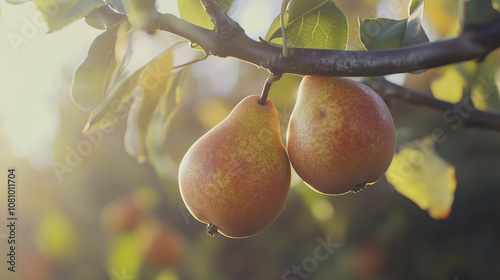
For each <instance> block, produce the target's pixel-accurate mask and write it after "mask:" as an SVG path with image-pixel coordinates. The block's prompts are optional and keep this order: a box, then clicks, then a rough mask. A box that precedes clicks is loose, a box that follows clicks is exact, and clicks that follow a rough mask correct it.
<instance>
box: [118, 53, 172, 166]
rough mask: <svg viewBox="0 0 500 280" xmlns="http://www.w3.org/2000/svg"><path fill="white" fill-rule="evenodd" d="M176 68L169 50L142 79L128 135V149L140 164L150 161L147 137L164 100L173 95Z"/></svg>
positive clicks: (131, 109) (131, 110)
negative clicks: (170, 93) (163, 98)
mask: <svg viewBox="0 0 500 280" xmlns="http://www.w3.org/2000/svg"><path fill="white" fill-rule="evenodd" d="M172 64H173V55H172V49H170V48H169V49H167V50H166V51H165V52H163V53H162V54H161V55H159V56H158V57H157V58H155V59H154V60H153V61H152V62H150V63H149V64H148V65H146V66H145V68H144V70H143V71H142V73H141V75H140V77H139V80H138V82H139V87H138V88H137V93H138V94H137V97H136V98H135V99H134V101H133V103H132V106H131V107H130V111H129V114H128V118H127V130H126V131H125V149H126V151H127V153H129V155H131V156H132V157H134V158H136V159H137V161H138V162H139V163H143V162H145V161H146V159H147V157H146V154H147V153H146V136H147V132H148V128H149V125H150V122H151V119H152V117H153V114H154V113H155V110H156V108H157V106H158V103H159V101H160V99H161V97H162V96H163V95H165V94H166V93H168V92H169V91H170V85H171V83H172V79H170V72H172V68H173V65H172Z"/></svg>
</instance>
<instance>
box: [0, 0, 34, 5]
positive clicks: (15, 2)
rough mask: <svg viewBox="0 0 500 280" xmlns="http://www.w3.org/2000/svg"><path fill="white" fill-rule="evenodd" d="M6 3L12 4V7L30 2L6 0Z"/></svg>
mask: <svg viewBox="0 0 500 280" xmlns="http://www.w3.org/2000/svg"><path fill="white" fill-rule="evenodd" d="M5 2H7V3H9V4H11V5H19V4H24V3H26V2H28V0H5Z"/></svg>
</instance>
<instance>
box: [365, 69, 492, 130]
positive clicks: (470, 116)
mask: <svg viewBox="0 0 500 280" xmlns="http://www.w3.org/2000/svg"><path fill="white" fill-rule="evenodd" d="M365 83H366V84H367V85H368V86H370V87H371V88H373V89H374V90H375V91H376V92H377V93H378V94H380V95H381V96H382V97H383V98H384V99H395V100H399V101H403V102H406V103H409V104H413V105H419V106H425V107H428V108H432V109H436V110H439V111H442V112H445V113H447V112H448V113H454V112H457V111H467V112H466V113H467V114H466V115H467V117H464V118H463V124H464V125H465V126H467V127H479V128H483V129H489V130H494V131H500V112H496V111H480V110H478V109H476V108H475V107H474V106H473V105H472V103H471V102H470V101H471V100H470V98H469V99H464V100H462V101H460V102H459V103H456V104H454V103H449V102H446V101H442V100H439V99H436V98H434V96H433V95H432V94H426V93H422V92H418V91H415V90H411V89H408V88H405V87H402V86H399V85H396V84H393V83H391V82H389V81H387V80H386V79H384V78H382V77H379V78H376V79H373V80H369V81H366V82H365Z"/></svg>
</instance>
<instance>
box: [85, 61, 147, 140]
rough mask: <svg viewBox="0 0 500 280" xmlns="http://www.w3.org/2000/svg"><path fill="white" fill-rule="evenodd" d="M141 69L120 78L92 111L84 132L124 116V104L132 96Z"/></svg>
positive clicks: (106, 124)
mask: <svg viewBox="0 0 500 280" xmlns="http://www.w3.org/2000/svg"><path fill="white" fill-rule="evenodd" d="M142 69H144V68H141V69H139V70H137V71H136V72H135V73H134V74H132V75H131V76H130V77H128V78H126V79H124V80H122V81H121V82H120V83H119V84H118V85H117V86H115V88H114V89H113V90H112V93H111V94H110V96H109V97H108V98H107V99H106V100H104V102H103V103H102V104H101V105H99V107H97V108H96V109H95V110H93V111H92V113H91V114H90V117H89V120H88V122H87V124H86V125H85V128H84V132H86V133H88V132H91V131H93V130H96V129H105V128H107V127H110V126H112V125H113V124H115V123H116V122H117V121H118V120H123V119H125V118H126V116H127V115H126V113H127V111H128V107H126V106H125V105H127V103H128V102H129V101H130V100H131V99H133V97H134V94H135V89H136V88H137V83H138V80H139V76H140V75H141V72H142Z"/></svg>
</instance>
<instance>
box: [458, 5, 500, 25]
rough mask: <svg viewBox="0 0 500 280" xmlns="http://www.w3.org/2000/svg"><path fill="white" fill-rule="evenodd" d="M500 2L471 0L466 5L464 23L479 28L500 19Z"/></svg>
mask: <svg viewBox="0 0 500 280" xmlns="http://www.w3.org/2000/svg"><path fill="white" fill-rule="evenodd" d="M498 2H500V1H498V0H494V1H492V0H470V1H465V3H464V23H465V25H466V26H479V25H484V24H488V23H491V22H492V21H494V20H496V19H498V18H499V17H500V13H499V11H498V5H499V3H498Z"/></svg>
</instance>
